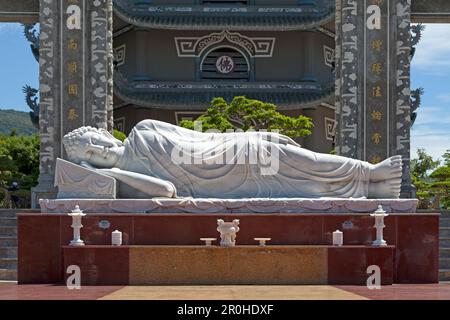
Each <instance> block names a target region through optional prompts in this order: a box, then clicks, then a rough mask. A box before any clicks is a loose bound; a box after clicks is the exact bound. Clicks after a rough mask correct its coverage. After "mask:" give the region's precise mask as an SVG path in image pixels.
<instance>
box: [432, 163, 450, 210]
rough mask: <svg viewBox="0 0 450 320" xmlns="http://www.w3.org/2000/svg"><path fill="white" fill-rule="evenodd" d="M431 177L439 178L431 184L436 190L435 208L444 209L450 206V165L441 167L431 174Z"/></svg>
mask: <svg viewBox="0 0 450 320" xmlns="http://www.w3.org/2000/svg"><path fill="white" fill-rule="evenodd" d="M430 177H431V178H433V179H435V180H437V181H436V182H434V183H432V184H431V189H433V191H434V195H435V204H434V208H435V209H439V208H440V207H442V208H443V209H449V208H450V167H439V168H437V169H436V170H435V171H433V173H432V174H431V175H430Z"/></svg>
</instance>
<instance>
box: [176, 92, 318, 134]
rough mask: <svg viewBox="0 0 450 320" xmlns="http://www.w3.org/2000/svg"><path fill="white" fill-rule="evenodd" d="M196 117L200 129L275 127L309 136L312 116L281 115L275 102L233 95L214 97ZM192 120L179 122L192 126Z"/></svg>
mask: <svg viewBox="0 0 450 320" xmlns="http://www.w3.org/2000/svg"><path fill="white" fill-rule="evenodd" d="M195 121H201V124H202V130H203V131H208V130H211V129H214V130H218V131H220V132H225V131H227V130H243V131H248V130H255V131H258V130H269V131H272V130H278V131H279V132H280V133H281V134H284V135H286V136H289V137H291V138H300V137H305V136H308V135H310V134H311V129H312V128H313V123H312V119H311V118H308V117H305V116H298V117H289V116H286V115H282V114H281V113H279V112H278V111H277V107H276V106H275V105H274V104H271V103H266V102H262V101H258V100H253V99H248V98H246V97H243V96H239V97H235V98H234V99H233V100H232V101H231V102H230V103H228V102H227V101H225V99H223V98H215V99H213V100H212V101H211V105H210V108H208V110H207V111H206V113H205V114H204V115H202V116H200V117H199V118H197V119H196V120H195ZM195 121H192V120H184V121H182V122H181V126H182V127H184V128H188V129H191V130H194V127H195Z"/></svg>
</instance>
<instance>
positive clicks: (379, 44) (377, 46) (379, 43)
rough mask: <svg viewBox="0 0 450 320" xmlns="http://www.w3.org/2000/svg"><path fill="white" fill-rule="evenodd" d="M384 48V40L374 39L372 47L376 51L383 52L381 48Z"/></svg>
mask: <svg viewBox="0 0 450 320" xmlns="http://www.w3.org/2000/svg"><path fill="white" fill-rule="evenodd" d="M382 48H383V40H373V41H372V49H374V50H375V51H378V52H381V49H382Z"/></svg>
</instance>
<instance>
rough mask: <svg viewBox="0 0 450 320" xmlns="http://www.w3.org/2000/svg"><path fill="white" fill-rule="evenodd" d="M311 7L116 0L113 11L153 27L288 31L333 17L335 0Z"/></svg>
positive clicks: (323, 22) (324, 21)
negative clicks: (178, 3)
mask: <svg viewBox="0 0 450 320" xmlns="http://www.w3.org/2000/svg"><path fill="white" fill-rule="evenodd" d="M323 1H324V3H326V4H327V5H321V6H317V7H311V6H301V5H297V6H290V7H286V6H278V7H275V6H271V7H261V6H260V7H257V6H238V7H230V6H222V7H218V6H205V5H190V6H189V5H164V6H161V5H152V4H147V3H145V2H142V1H141V2H139V1H133V0H114V13H115V14H116V15H117V16H119V17H120V18H121V19H122V20H124V21H125V22H127V23H129V24H132V25H136V26H139V27H144V28H151V29H181V28H183V29H189V30H222V29H227V30H243V31H287V30H313V29H315V28H316V27H318V26H320V25H323V24H325V23H327V22H330V21H332V20H333V19H334V12H335V1H334V0H323Z"/></svg>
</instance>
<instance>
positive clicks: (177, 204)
mask: <svg viewBox="0 0 450 320" xmlns="http://www.w3.org/2000/svg"><path fill="white" fill-rule="evenodd" d="M417 203H418V200H416V199H386V200H383V199H301V198H289V199H287V198H286V199H192V198H180V199H169V198H156V199H57V200H55V199H43V200H40V205H41V212H43V213H64V212H70V211H71V210H73V209H74V208H75V206H77V205H79V206H80V209H81V210H83V212H85V213H105V212H109V213H144V214H145V213H193V214H202V213H263V214H270V213H367V214H370V213H373V212H374V211H375V210H377V208H378V206H380V205H382V206H383V208H384V209H385V210H386V212H388V213H393V212H397V213H414V212H416V207H417Z"/></svg>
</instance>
